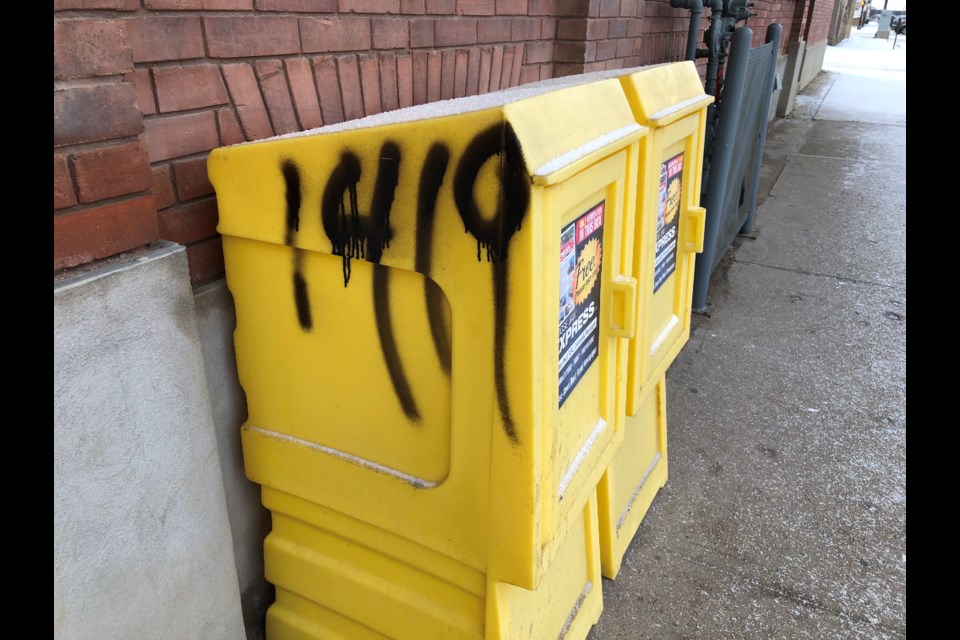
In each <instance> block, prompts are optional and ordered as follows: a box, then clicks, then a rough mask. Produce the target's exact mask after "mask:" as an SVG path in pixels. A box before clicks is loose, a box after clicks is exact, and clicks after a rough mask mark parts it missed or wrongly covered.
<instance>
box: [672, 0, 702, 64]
mask: <svg viewBox="0 0 960 640" xmlns="http://www.w3.org/2000/svg"><path fill="white" fill-rule="evenodd" d="M670 6H671V7H673V8H674V9H689V10H690V14H691V15H690V30H689V31H688V32H687V57H686V58H685V59H686V60H690V61H692V62H695V61H696V59H697V36H698V35H700V14H701V13H703V0H670Z"/></svg>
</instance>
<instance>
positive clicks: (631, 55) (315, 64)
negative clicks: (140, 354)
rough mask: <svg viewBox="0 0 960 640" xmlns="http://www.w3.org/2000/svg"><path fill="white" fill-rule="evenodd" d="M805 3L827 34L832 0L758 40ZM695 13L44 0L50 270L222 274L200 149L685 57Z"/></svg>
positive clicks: (604, 2)
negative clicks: (170, 249) (177, 248)
mask: <svg viewBox="0 0 960 640" xmlns="http://www.w3.org/2000/svg"><path fill="white" fill-rule="evenodd" d="M798 1H799V2H801V3H812V2H816V4H817V6H816V7H815V11H814V12H813V17H812V20H811V21H810V25H811V29H812V33H813V34H816V35H817V37H820V38H821V39H825V38H826V31H827V28H828V27H829V20H830V12H831V9H832V3H833V0H791V1H780V2H774V1H765V0H758V2H757V6H756V7H755V8H754V11H755V12H756V13H757V14H758V16H759V17H758V18H754V19H752V20H751V21H750V22H749V24H750V25H751V26H752V27H753V28H754V30H755V33H757V37H758V38H759V40H760V41H762V39H763V30H764V27H765V25H766V23H767V22H770V21H774V20H779V21H781V22H782V23H783V24H784V28H785V29H784V30H785V33H784V47H786V42H787V40H788V39H790V38H789V37H788V36H789V33H802V32H803V31H802V28H805V26H806V24H807V19H806V14H805V13H804V12H798V11H796V10H795V5H796V3H797V2H798ZM821 5H822V7H821ZM705 13H706V12H705ZM689 15H690V14H689V12H688V11H686V10H683V9H673V8H671V7H670V5H669V0H54V159H53V166H54V271H55V272H56V271H58V270H62V269H65V268H69V267H73V266H77V265H80V264H84V263H87V262H91V261H93V260H97V259H101V258H106V257H109V256H113V255H116V254H118V253H122V252H125V251H129V250H131V249H135V248H137V247H140V246H143V245H145V244H148V243H150V242H153V241H155V240H157V239H161V238H162V239H167V240H172V241H175V242H179V243H181V244H184V245H186V247H187V256H188V260H189V264H190V275H191V279H192V280H193V281H194V282H201V281H204V280H207V279H209V278H212V277H216V276H217V275H219V274H221V273H222V271H223V258H222V250H221V245H220V240H219V237H218V236H217V234H216V230H215V229H216V224H217V207H216V199H215V197H214V194H213V189H212V187H211V185H210V183H209V181H208V180H207V177H206V164H205V163H206V158H207V155H208V153H209V151H210V150H211V149H213V148H215V147H217V146H221V145H229V144H234V143H237V142H242V141H246V140H256V139H261V138H264V137H268V136H271V135H274V134H281V133H287V132H291V131H298V130H303V129H309V128H313V127H317V126H320V125H323V124H331V123H335V122H340V121H343V120H349V119H353V118H359V117H362V116H364V115H369V114H373V113H378V112H380V111H385V110H391V109H396V108H399V107H406V106H409V105H413V104H421V103H424V102H430V101H435V100H441V99H446V98H452V97H459V96H465V95H475V94H481V93H486V92H488V91H495V90H497V89H501V88H505V87H510V86H516V85H518V84H522V83H527V82H533V81H537V80H541V79H547V78H551V77H554V76H560V75H568V74H572V73H581V72H585V71H594V70H599V69H614V68H621V67H629V66H635V65H640V64H651V63H658V62H666V61H672V60H680V59H682V58H683V55H684V51H685V46H686V32H687V25H688V20H689ZM798 15H799V18H800V23H798V24H800V27H802V28H800V27H798V28H794V30H793V31H790V29H788V26H794V25H793V22H794V21H796V19H797V18H798ZM821 16H826V24H823V25H822V24H821V22H822V21H821ZM801 23H802V24H801ZM707 24H708V23H707V21H706V20H705V19H704V20H703V21H702V24H701V27H702V28H705V27H706V26H707ZM794 39H795V36H794Z"/></svg>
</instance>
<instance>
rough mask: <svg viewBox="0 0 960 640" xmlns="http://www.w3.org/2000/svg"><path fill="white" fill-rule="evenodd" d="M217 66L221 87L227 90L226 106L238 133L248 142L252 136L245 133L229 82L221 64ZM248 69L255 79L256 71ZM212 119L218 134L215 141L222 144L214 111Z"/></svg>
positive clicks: (218, 121) (218, 122)
mask: <svg viewBox="0 0 960 640" xmlns="http://www.w3.org/2000/svg"><path fill="white" fill-rule="evenodd" d="M217 66H218V67H219V70H220V79H221V80H223V88H224V89H226V91H227V100H229V102H228V104H227V107H228V108H229V109H230V111H231V113H233V119H234V120H236V122H237V128H238V129H240V134H241V135H242V136H243V137H244V142H249V141H251V140H253V138H252V137H251V136H250V134H249V133H247V128H246V127H245V126H244V124H243V120H242V119H241V118H240V114H239V113H237V109H236V107H235V105H236V101H237V100H236V98H235V97H234V96H233V92H232V91H231V90H230V83H229V82H227V76H226V74H225V73H224V72H223V65H222V64H221V65H217ZM250 70H251V71H253V77H254V79H256V77H257V73H256V71H255V70H254V69H253V68H251V69H250ZM264 107H266V105H264ZM213 119H214V121H215V124H216V125H217V134H218V136H219V137H218V138H217V141H218V142H220V143H221V144H222V143H223V136H222V135H221V132H220V119H219V118H217V114H216V112H214V114H213Z"/></svg>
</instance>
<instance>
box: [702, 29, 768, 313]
mask: <svg viewBox="0 0 960 640" xmlns="http://www.w3.org/2000/svg"><path fill="white" fill-rule="evenodd" d="M752 40H753V31H752V30H751V29H750V28H749V27H740V28H739V29H737V30H736V31H735V32H734V33H733V38H732V40H731V51H730V63H729V66H728V67H727V74H726V79H725V81H724V83H723V96H722V98H723V110H722V113H721V114H720V118H719V126H718V127H717V137H716V139H715V140H714V145H713V157H712V160H711V163H710V177H709V178H708V179H707V197H706V199H705V202H703V203H702V204H703V206H704V208H705V209H706V210H707V219H706V228H705V229H704V235H703V238H704V240H703V251H702V252H701V253H698V254H697V262H696V267H695V270H694V278H693V310H694V311H696V312H698V313H703V312H704V311H706V310H707V288H708V287H709V285H710V274H711V273H712V272H713V267H714V261H715V260H714V257H715V254H716V252H717V236H718V234H719V231H720V219H721V218H722V217H723V200H724V197H725V195H726V193H725V191H726V188H725V186H726V183H727V178H728V175H729V173H730V160H731V156H732V155H733V143H734V141H735V138H736V133H737V124H738V122H739V119H740V109H741V105H742V102H743V87H744V83H745V82H746V78H747V62H748V61H749V60H750V43H751V41H752Z"/></svg>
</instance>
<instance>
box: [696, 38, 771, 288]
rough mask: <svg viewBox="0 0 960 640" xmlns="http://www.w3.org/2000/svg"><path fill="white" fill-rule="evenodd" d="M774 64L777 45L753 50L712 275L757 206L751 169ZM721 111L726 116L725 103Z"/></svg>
mask: <svg viewBox="0 0 960 640" xmlns="http://www.w3.org/2000/svg"><path fill="white" fill-rule="evenodd" d="M773 64H774V56H773V43H767V44H765V45H762V46H759V47H754V48H753V49H751V50H750V56H749V59H748V61H747V70H746V78H745V80H744V87H743V98H742V102H741V109H740V114H739V115H740V117H739V120H738V122H737V132H736V135H735V137H734V148H733V154H732V156H731V159H730V163H731V164H730V171H729V173H728V174H727V183H726V185H725V186H724V197H723V206H722V213H721V224H720V230H719V233H718V234H717V236H716V238H715V239H714V240H715V242H716V244H715V245H714V253H713V264H712V265H711V269H710V270H711V271H712V270H713V269H714V268H715V267H716V266H717V264H718V263H719V262H720V259H721V258H722V257H723V254H724V253H726V251H727V248H728V247H729V246H730V244H731V243H732V242H733V239H734V238H735V237H736V236H737V233H739V231H740V229H741V228H742V227H743V224H744V222H746V220H747V217H748V216H749V215H750V209H751V208H752V206H753V203H752V202H750V194H751V193H752V192H753V182H754V181H755V180H756V179H757V176H756V175H754V174H753V172H752V171H749V169H750V168H752V167H754V166H755V165H756V154H757V153H762V150H761V149H760V133H761V124H762V120H763V119H764V117H765V116H766V109H765V106H766V104H765V101H766V102H769V100H770V96H769V94H768V93H767V91H766V89H767V86H768V84H769V80H770V74H771V73H773V72H774V71H775V69H774V68H773ZM726 91H727V85H724V88H723V92H724V93H726ZM720 111H721V113H722V112H723V100H722V99H721V102H720Z"/></svg>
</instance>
